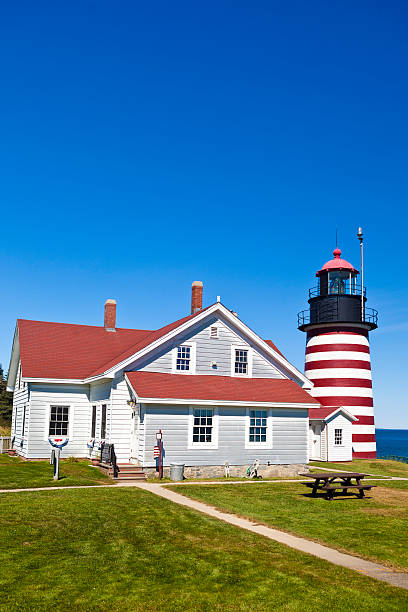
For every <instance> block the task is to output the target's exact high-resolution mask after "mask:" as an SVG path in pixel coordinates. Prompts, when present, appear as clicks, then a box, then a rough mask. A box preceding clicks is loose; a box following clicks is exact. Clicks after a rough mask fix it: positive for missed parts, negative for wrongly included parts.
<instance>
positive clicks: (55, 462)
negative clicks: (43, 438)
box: [48, 438, 69, 480]
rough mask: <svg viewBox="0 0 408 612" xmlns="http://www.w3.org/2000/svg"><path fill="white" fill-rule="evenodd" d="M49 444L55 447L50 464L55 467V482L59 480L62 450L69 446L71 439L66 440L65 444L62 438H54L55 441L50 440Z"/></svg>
mask: <svg viewBox="0 0 408 612" xmlns="http://www.w3.org/2000/svg"><path fill="white" fill-rule="evenodd" d="M48 442H49V443H50V444H51V446H52V447H53V449H52V451H51V456H50V464H51V465H53V466H54V480H58V479H59V462H60V455H61V449H62V448H64V446H66V445H67V444H68V442H69V438H66V440H65V441H64V442H63V441H62V438H54V440H51V438H48Z"/></svg>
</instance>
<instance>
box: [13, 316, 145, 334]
mask: <svg viewBox="0 0 408 612" xmlns="http://www.w3.org/2000/svg"><path fill="white" fill-rule="evenodd" d="M23 322H24V323H25V322H27V323H43V324H44V325H69V326H70V327H92V328H93V329H105V327H104V325H88V324H86V323H63V322H61V321H38V320H37V319H17V323H23ZM115 329H116V330H120V331H139V332H140V331H145V332H147V333H149V334H150V333H152V332H153V331H154V330H152V329H139V328H136V327H116V328H115Z"/></svg>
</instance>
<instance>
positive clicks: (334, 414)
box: [309, 406, 358, 461]
mask: <svg viewBox="0 0 408 612" xmlns="http://www.w3.org/2000/svg"><path fill="white" fill-rule="evenodd" d="M354 421H358V419H357V418H356V417H355V416H354V415H353V414H351V412H349V411H348V410H346V409H345V408H343V407H342V406H340V407H339V406H322V407H321V408H311V409H310V410H309V460H310V461H351V460H352V458H353V445H352V426H353V422H354Z"/></svg>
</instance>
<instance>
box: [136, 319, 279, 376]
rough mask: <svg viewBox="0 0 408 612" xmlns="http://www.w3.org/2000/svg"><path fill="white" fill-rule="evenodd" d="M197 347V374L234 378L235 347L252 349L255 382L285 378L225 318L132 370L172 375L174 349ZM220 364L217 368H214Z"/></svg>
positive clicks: (192, 331) (198, 329)
mask: <svg viewBox="0 0 408 612" xmlns="http://www.w3.org/2000/svg"><path fill="white" fill-rule="evenodd" d="M210 327H217V328H218V337H217V338H210ZM189 341H191V342H194V343H195V344H196V370H195V371H196V374H209V375H219V376H230V375H231V345H238V346H245V347H248V348H250V347H251V348H252V351H253V367H252V376H253V377H254V378H284V376H283V374H282V373H281V371H280V370H279V367H278V365H277V364H274V363H273V360H272V359H271V358H270V357H269V356H267V355H266V354H265V353H264V352H263V351H261V350H259V349H257V348H255V345H253V344H252V343H251V342H249V341H248V340H247V339H246V338H245V337H244V336H243V335H242V334H241V333H240V332H239V331H238V330H237V329H235V328H234V327H233V326H232V325H231V324H230V323H229V322H227V321H225V320H223V319H221V318H217V319H216V318H214V317H213V318H211V319H209V320H207V321H206V322H205V323H200V325H197V326H196V327H194V328H192V329H190V330H189V332H188V333H187V334H184V335H183V336H181V335H180V336H178V337H176V338H175V339H174V340H173V341H172V342H171V343H167V344H166V345H164V346H163V347H162V348H161V349H160V350H158V351H157V352H155V353H154V354H153V355H150V356H149V358H148V359H144V360H142V361H136V362H135V363H134V364H132V365H131V366H129V367H128V368H127V369H128V370H142V371H148V372H163V373H171V372H172V367H173V363H172V353H171V351H172V349H173V348H174V347H176V346H178V345H179V344H181V343H183V342H189ZM212 362H216V364H217V365H216V368H214V367H213V366H212Z"/></svg>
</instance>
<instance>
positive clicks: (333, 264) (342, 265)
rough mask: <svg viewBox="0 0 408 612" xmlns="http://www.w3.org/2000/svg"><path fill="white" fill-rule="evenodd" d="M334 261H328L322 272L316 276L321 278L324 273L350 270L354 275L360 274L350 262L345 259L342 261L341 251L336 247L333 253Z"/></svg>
mask: <svg viewBox="0 0 408 612" xmlns="http://www.w3.org/2000/svg"><path fill="white" fill-rule="evenodd" d="M333 255H334V259H330V260H329V261H327V262H326V263H325V264H324V266H323V267H322V269H321V270H319V271H318V272H317V273H316V276H320V274H321V273H322V272H327V271H330V270H348V271H349V272H352V273H354V274H358V270H356V269H355V268H354V266H352V265H351V263H349V262H348V261H346V260H345V259H341V251H340V249H339V248H338V247H336V248H335V249H334V251H333Z"/></svg>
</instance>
